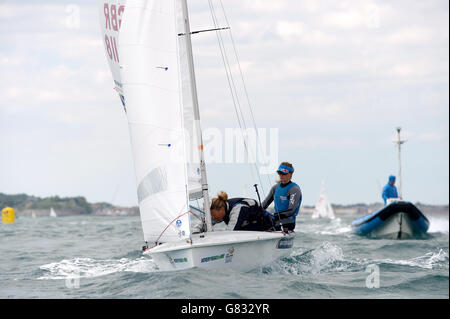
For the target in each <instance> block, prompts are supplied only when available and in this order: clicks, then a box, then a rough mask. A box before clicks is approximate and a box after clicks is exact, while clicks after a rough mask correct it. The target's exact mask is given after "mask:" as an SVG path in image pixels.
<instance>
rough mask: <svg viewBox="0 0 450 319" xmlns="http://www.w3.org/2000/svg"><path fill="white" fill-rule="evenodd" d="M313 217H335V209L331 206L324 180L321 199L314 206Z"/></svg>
mask: <svg viewBox="0 0 450 319" xmlns="http://www.w3.org/2000/svg"><path fill="white" fill-rule="evenodd" d="M312 218H330V219H334V211H333V208H332V207H331V204H330V201H329V200H328V198H327V197H326V196H325V183H324V182H322V189H321V192H320V196H319V200H318V201H317V203H316V206H315V207H314V211H313V214H312Z"/></svg>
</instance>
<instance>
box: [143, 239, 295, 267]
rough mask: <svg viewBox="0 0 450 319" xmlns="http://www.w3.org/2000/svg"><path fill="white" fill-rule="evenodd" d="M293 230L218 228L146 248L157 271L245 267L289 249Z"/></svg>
mask: <svg viewBox="0 0 450 319" xmlns="http://www.w3.org/2000/svg"><path fill="white" fill-rule="evenodd" d="M294 238H295V233H292V234H289V235H285V234H283V233H281V232H255V231H217V232H209V233H204V234H195V235H193V236H192V242H193V243H188V242H187V241H181V242H177V243H166V244H162V245H159V246H157V247H153V248H151V249H147V250H146V251H145V252H144V255H148V256H151V257H152V258H153V261H154V262H155V263H156V265H157V267H158V269H159V270H160V271H174V270H183V269H189V268H209V269H212V268H232V269H236V270H240V271H248V270H251V269H254V268H257V267H260V266H264V265H267V264H269V263H271V262H273V261H275V260H277V259H279V258H282V257H286V256H288V255H289V254H290V253H291V252H292V247H293V242H294Z"/></svg>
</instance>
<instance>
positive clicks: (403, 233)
mask: <svg viewBox="0 0 450 319" xmlns="http://www.w3.org/2000/svg"><path fill="white" fill-rule="evenodd" d="M400 131H401V128H400V127H397V141H396V142H395V143H396V144H397V147H398V176H399V178H398V180H399V188H398V189H399V192H398V195H399V198H389V199H388V201H387V203H386V204H387V205H386V206H385V207H383V208H381V209H379V210H377V211H375V212H373V213H371V214H369V215H367V216H363V217H360V218H357V219H355V220H354V221H353V223H352V228H353V231H354V232H355V233H356V234H358V235H363V236H368V237H371V238H388V239H410V238H421V237H424V235H425V234H426V232H427V231H428V228H429V225H430V222H429V220H428V219H427V217H426V216H425V215H424V214H423V213H422V212H421V211H420V210H419V209H418V208H417V207H416V206H415V205H414V204H413V203H411V202H409V201H405V200H403V194H402V186H403V185H402V166H401V145H402V144H404V143H405V142H406V141H404V140H402V139H401V137H400Z"/></svg>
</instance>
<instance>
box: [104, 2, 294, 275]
mask: <svg viewBox="0 0 450 319" xmlns="http://www.w3.org/2000/svg"><path fill="white" fill-rule="evenodd" d="M100 24H101V30H102V33H103V34H102V35H103V42H104V47H105V51H106V56H107V60H108V62H109V66H110V69H111V73H112V76H113V79H114V83H115V89H116V91H117V93H118V94H119V97H120V100H121V102H122V106H123V108H124V110H125V112H126V115H127V119H128V126H129V133H130V139H131V145H132V152H133V160H134V168H135V175H136V183H137V195H138V202H139V210H140V217H141V223H142V229H143V233H144V241H145V246H144V247H143V254H144V255H145V256H150V257H151V258H152V259H153V261H154V262H155V263H156V265H157V267H158V268H159V270H161V271H173V270H182V269H189V268H194V267H198V268H223V267H226V268H234V269H240V270H250V269H253V268H256V267H259V266H262V265H265V264H267V263H270V262H272V261H274V260H276V259H278V258H281V257H283V256H287V255H289V253H290V252H291V251H292V247H293V241H294V237H295V234H294V233H289V234H288V233H284V232H257V231H213V228H212V221H211V215H210V211H209V207H210V199H209V191H208V182H207V173H206V164H205V160H204V152H203V151H204V150H203V142H202V130H201V125H200V111H199V105H198V97H197V89H196V80H195V71H194V62H193V52H192V44H191V34H193V33H198V32H191V30H190V23H189V13H188V6H187V2H186V0H148V1H144V0H136V1H130V0H128V1H114V0H104V1H101V2H100ZM193 201H203V209H199V208H195V210H196V212H199V211H201V212H203V215H204V217H203V218H204V222H205V224H206V229H207V231H206V232H204V233H200V234H193V233H192V232H191V221H190V215H191V214H194V212H192V210H193V208H192V207H193V206H192V205H191V203H192V202H193Z"/></svg>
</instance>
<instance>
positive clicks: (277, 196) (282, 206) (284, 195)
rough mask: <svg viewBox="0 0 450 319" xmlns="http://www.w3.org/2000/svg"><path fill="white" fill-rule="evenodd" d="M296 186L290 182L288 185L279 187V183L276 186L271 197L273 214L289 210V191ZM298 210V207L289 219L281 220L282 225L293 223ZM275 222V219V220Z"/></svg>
mask: <svg viewBox="0 0 450 319" xmlns="http://www.w3.org/2000/svg"><path fill="white" fill-rule="evenodd" d="M294 186H298V185H297V184H296V183H294V182H292V181H291V182H290V183H289V184H288V185H286V186H284V187H281V182H280V183H279V184H278V186H277V188H276V189H275V193H274V195H273V200H274V202H275V213H278V212H282V211H285V210H288V209H289V201H290V198H289V197H288V193H289V190H290V189H291V188H292V187H294ZM299 210H300V205H298V207H297V208H296V209H295V212H294V214H293V215H291V216H290V217H288V218H286V219H285V220H283V223H288V222H290V223H295V218H296V216H297V214H298V212H299ZM275 220H277V218H275Z"/></svg>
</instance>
